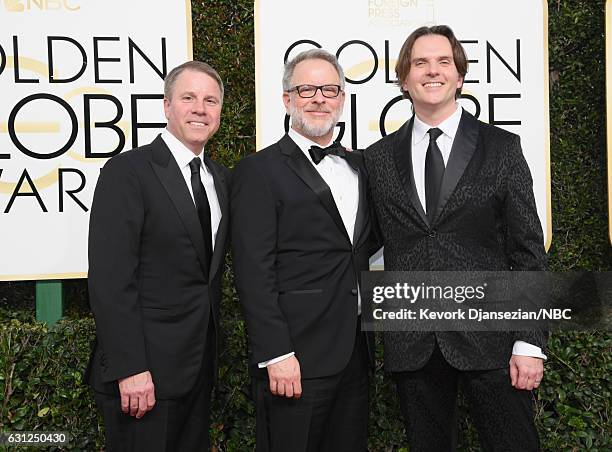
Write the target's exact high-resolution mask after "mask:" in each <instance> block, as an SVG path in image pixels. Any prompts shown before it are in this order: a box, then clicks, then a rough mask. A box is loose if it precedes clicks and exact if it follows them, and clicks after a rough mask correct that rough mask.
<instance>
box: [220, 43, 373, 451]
mask: <svg viewBox="0 0 612 452" xmlns="http://www.w3.org/2000/svg"><path fill="white" fill-rule="evenodd" d="M283 91H284V92H283V101H284V104H285V108H286V110H287V113H288V114H289V115H290V116H291V129H290V130H289V132H288V133H287V134H286V135H285V136H283V137H282V138H281V139H280V141H278V142H277V143H275V144H273V145H271V146H269V147H267V148H266V149H263V150H262V151H260V152H258V153H256V154H253V155H250V156H248V157H246V158H244V159H243V160H242V161H241V162H240V163H239V164H238V165H237V167H236V170H235V174H234V181H235V183H234V185H233V189H232V196H231V206H232V207H231V210H232V244H233V250H234V265H235V274H236V285H237V288H238V292H239V296H240V301H241V303H242V306H243V309H244V314H245V318H246V323H247V330H248V334H249V342H250V351H251V356H250V358H251V359H250V360H251V364H252V366H253V368H252V369H253V374H254V375H253V377H254V388H255V390H254V393H255V397H256V404H257V450H258V451H281V452H285V451H292V452H299V451H334V452H338V451H353V452H355V451H364V450H366V447H367V419H368V362H369V361H370V357H369V352H368V347H369V346H368V339H371V335H369V336H368V335H366V333H363V332H361V329H360V321H359V317H358V313H359V309H360V307H359V300H360V298H359V289H358V281H359V273H360V271H362V270H367V269H368V259H369V255H370V251H371V249H370V247H371V245H370V241H369V237H370V229H371V228H370V220H369V215H368V206H367V196H366V179H365V177H366V175H365V170H364V166H363V159H362V155H361V154H360V153H358V152H350V151H347V150H345V149H344V148H343V147H341V146H340V145H339V143H336V144H334V143H333V142H332V139H333V130H334V127H335V125H336V123H337V122H338V119H339V118H340V115H341V113H342V107H343V104H344V97H345V93H344V75H343V72H342V68H341V67H340V65H339V64H338V61H337V60H336V58H335V57H334V56H333V55H331V54H329V53H328V52H326V51H324V50H321V49H313V50H309V51H306V52H303V53H301V54H299V55H297V56H296V57H295V58H294V59H293V60H291V61H289V62H288V63H287V64H286V65H285V71H284V76H283Z"/></svg>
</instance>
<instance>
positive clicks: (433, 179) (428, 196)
mask: <svg viewBox="0 0 612 452" xmlns="http://www.w3.org/2000/svg"><path fill="white" fill-rule="evenodd" d="M427 133H428V134H429V146H428V147H427V155H426V156H425V205H426V206H427V218H428V219H429V223H430V224H431V222H432V221H433V218H434V215H435V213H436V208H437V207H438V198H439V197H440V186H441V185H442V178H443V177H444V159H443V158H442V152H440V148H439V147H438V144H437V143H436V140H437V139H438V137H439V136H440V135H442V131H441V130H440V129H438V128H435V129H429V130H428V131H427Z"/></svg>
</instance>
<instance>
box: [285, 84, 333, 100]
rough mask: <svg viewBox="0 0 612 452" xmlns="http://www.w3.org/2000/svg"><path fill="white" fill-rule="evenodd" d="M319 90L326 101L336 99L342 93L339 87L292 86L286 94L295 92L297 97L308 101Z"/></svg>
mask: <svg viewBox="0 0 612 452" xmlns="http://www.w3.org/2000/svg"><path fill="white" fill-rule="evenodd" d="M319 89H320V90H321V94H323V97H327V98H328V99H333V98H334V97H338V94H340V92H341V91H342V89H341V88H340V85H319V86H316V85H298V86H294V87H293V88H291V89H290V90H287V92H288V93H291V92H293V91H297V93H298V96H300V97H303V98H305V99H309V98H311V97H315V95H316V94H317V90H319Z"/></svg>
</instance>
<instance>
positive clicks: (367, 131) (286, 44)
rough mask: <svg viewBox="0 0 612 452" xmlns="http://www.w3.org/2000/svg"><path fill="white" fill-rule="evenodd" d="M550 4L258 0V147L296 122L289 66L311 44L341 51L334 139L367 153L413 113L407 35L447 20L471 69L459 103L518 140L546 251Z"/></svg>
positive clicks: (548, 224)
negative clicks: (399, 62) (341, 95)
mask: <svg viewBox="0 0 612 452" xmlns="http://www.w3.org/2000/svg"><path fill="white" fill-rule="evenodd" d="M547 11H548V5H547V2H546V0H541V1H538V0H536V1H534V0H516V1H513V2H507V1H505V0H463V1H461V2H458V1H455V0H351V1H348V0H347V1H333V2H331V1H328V0H312V1H310V2H308V3H304V2H303V1H299V0H285V1H283V2H282V4H279V3H278V2H276V1H274V0H257V1H256V2H255V55H256V78H255V80H256V96H257V148H258V149H262V148H263V147H265V146H268V145H270V144H272V143H274V142H275V141H277V140H278V139H279V138H280V137H281V136H282V134H283V133H284V131H285V130H287V129H288V126H289V121H288V118H287V117H286V115H285V111H284V107H283V103H282V100H281V94H282V84H281V78H282V70H283V64H284V62H285V61H286V60H287V59H290V58H292V57H294V56H295V55H297V54H298V53H299V52H301V51H303V50H307V49H310V48H314V47H321V48H324V49H326V50H328V51H330V52H331V53H334V54H335V55H336V56H337V57H338V60H339V61H340V64H341V65H342V67H343V69H344V71H345V75H346V81H347V85H346V101H345V104H344V113H343V115H342V117H341V120H340V121H341V122H340V123H339V125H338V128H337V137H339V138H340V140H341V141H342V144H344V145H345V146H348V147H351V148H353V149H364V148H366V147H367V146H369V145H370V144H372V143H374V142H375V141H377V140H379V139H380V138H381V137H382V136H385V135H386V134H388V133H390V132H393V131H395V130H397V129H398V128H399V127H400V126H401V125H402V124H403V123H404V122H405V121H406V120H407V119H408V118H409V117H410V115H411V106H410V101H409V100H404V99H402V96H401V93H400V91H399V88H398V87H397V85H396V84H395V82H396V80H395V63H396V59H397V56H398V54H399V51H400V48H401V46H402V44H403V43H404V41H405V40H406V38H407V37H408V35H409V34H410V33H411V32H412V31H413V30H414V29H416V28H418V27H420V26H422V25H435V24H446V25H449V26H450V27H451V28H452V29H453V30H454V32H455V34H456V35H457V37H458V39H460V40H461V42H462V43H463V46H464V48H465V50H466V52H467V55H468V59H469V71H468V74H467V76H466V79H465V84H464V87H463V93H462V99H461V100H460V102H459V103H460V104H461V105H462V106H463V107H464V108H465V109H466V110H467V111H469V112H470V113H473V114H474V115H475V116H476V117H478V118H479V119H480V120H482V121H484V122H487V123H489V124H494V125H497V126H500V127H503V128H505V129H507V130H509V131H511V132H514V133H516V134H519V135H520V136H521V144H522V148H523V153H524V155H525V158H526V160H527V163H528V164H529V167H530V169H531V174H532V177H533V189H534V193H535V198H536V204H537V209H538V215H539V217H540V221H541V222H542V229H543V231H544V241H545V245H546V248H547V249H548V247H549V246H550V241H551V234H552V223H551V213H550V163H549V162H550V159H549V148H550V143H549V109H548V17H547Z"/></svg>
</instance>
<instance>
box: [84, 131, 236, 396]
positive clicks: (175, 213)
mask: <svg viewBox="0 0 612 452" xmlns="http://www.w3.org/2000/svg"><path fill="white" fill-rule="evenodd" d="M204 162H205V163H206V166H207V167H208V169H209V170H210V172H211V173H212V175H213V178H214V183H215V190H216V192H217V197H218V199H219V205H220V207H221V215H222V217H221V222H220V224H219V228H218V231H217V235H216V239H215V245H214V251H213V256H212V261H211V264H210V273H209V274H204V268H205V265H203V262H204V235H203V232H202V228H201V226H200V221H199V219H198V214H197V211H196V208H195V205H194V202H193V198H192V197H191V194H190V192H189V189H188V188H187V184H186V183H185V179H184V177H183V175H182V174H181V172H180V169H179V167H178V165H177V163H176V160H175V159H174V157H173V156H172V154H171V153H170V150H169V149H168V147H167V146H166V144H165V142H164V141H163V140H162V138H161V137H160V136H158V137H157V138H156V139H155V140H154V141H153V142H152V143H151V144H148V145H146V146H142V147H140V148H137V149H133V150H131V151H128V152H124V153H122V154H119V155H117V156H115V157H113V158H112V159H110V160H109V161H108V162H107V163H106V165H105V166H104V168H103V169H102V171H101V173H100V178H99V180H98V184H97V186H96V190H95V194H94V201H93V205H92V210H91V217H90V222H89V300H90V304H91V309H92V311H93V314H94V318H95V321H96V338H97V340H96V345H95V348H94V350H93V355H92V360H91V363H90V372H89V373H90V375H89V380H90V382H91V384H92V385H93V387H94V389H95V390H97V391H100V392H105V393H110V394H118V385H117V379H119V378H123V377H127V376H130V375H133V374H137V373H140V372H143V371H145V370H149V371H150V372H151V374H152V376H153V383H154V385H155V395H156V398H158V399H169V398H177V397H180V396H181V395H183V394H185V393H187V392H188V391H189V390H190V389H191V388H192V387H193V385H194V383H195V381H196V377H197V376H198V373H199V370H200V367H201V364H202V360H203V357H204V348H205V345H206V337H207V328H208V326H209V320H211V316H212V322H214V325H215V326H216V327H215V331H218V329H219V328H218V325H219V320H218V319H219V304H220V301H221V273H222V269H223V258H224V254H225V249H226V244H227V237H228V225H229V211H228V210H229V207H228V196H229V193H228V183H229V172H228V170H227V169H226V168H224V167H222V166H221V165H219V164H217V163H215V162H213V161H211V160H210V159H209V158H207V157H204ZM215 343H216V341H215ZM215 353H216V350H215ZM214 362H215V367H216V355H215V359H214ZM213 372H214V371H213ZM213 375H214V373H213Z"/></svg>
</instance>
